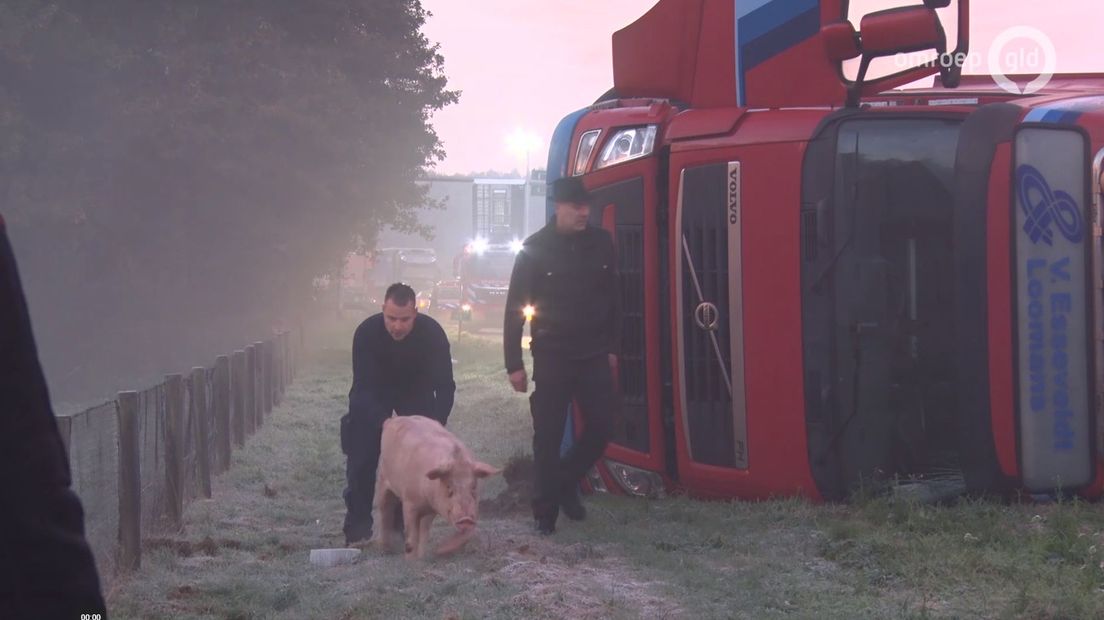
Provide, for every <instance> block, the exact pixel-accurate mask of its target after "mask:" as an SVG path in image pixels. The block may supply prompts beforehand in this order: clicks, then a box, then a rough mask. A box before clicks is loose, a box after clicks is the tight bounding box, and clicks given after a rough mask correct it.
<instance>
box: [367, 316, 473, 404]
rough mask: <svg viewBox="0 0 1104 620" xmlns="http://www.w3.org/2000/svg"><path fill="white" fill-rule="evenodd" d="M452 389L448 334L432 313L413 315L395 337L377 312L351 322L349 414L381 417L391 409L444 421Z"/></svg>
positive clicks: (454, 390)
mask: <svg viewBox="0 0 1104 620" xmlns="http://www.w3.org/2000/svg"><path fill="white" fill-rule="evenodd" d="M455 392H456V383H455V382H454V381H453V379H452V354H451V353H450V351H449V341H448V336H446V335H445V330H444V329H442V328H441V325H440V323H438V322H437V321H435V320H433V318H432V317H429V316H426V315H424V314H418V315H417V316H415V318H414V327H413V329H411V330H410V333H409V334H407V336H406V338H403V339H402V340H399V341H396V340H395V339H394V338H392V337H391V334H389V333H387V328H386V327H385V326H384V324H383V314H382V313H379V314H374V315H372V316H370V317H368V318H367V319H365V320H364V322H363V323H361V324H360V326H359V327H357V330H356V333H355V334H354V335H353V387H352V389H351V390H349V413H350V414H352V417H356V418H373V419H380V420H382V419H383V418H386V417H389V416H390V415H391V411H392V410H397V411H399V412H400V413H406V414H418V415H424V416H427V417H431V418H433V419H435V420H437V421H438V422H440V423H441V424H444V423H445V422H446V421H447V420H448V416H449V412H451V411H452V402H453V396H454V394H455Z"/></svg>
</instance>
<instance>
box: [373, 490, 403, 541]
mask: <svg viewBox="0 0 1104 620" xmlns="http://www.w3.org/2000/svg"><path fill="white" fill-rule="evenodd" d="M398 504H399V498H398V496H396V495H395V494H394V493H392V492H391V491H390V490H389V489H388V488H387V486H386V485H378V486H377V487H376V501H375V505H376V510H377V511H378V513H379V531H378V533H377V537H376V540H377V541H378V544H379V546H380V550H381V551H383V552H384V553H391V552H392V551H393V550H394V548H395V545H394V540H395V529H396V527H395V526H396V524H395V509H396V507H397V506H398Z"/></svg>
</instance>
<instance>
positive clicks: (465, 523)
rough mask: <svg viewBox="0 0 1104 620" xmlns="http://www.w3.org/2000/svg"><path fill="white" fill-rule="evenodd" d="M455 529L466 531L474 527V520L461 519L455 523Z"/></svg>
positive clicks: (468, 518) (469, 518)
mask: <svg viewBox="0 0 1104 620" xmlns="http://www.w3.org/2000/svg"><path fill="white" fill-rule="evenodd" d="M456 527H458V528H460V529H467V528H472V527H475V519H473V518H471V517H461V518H460V519H458V520H457V521H456Z"/></svg>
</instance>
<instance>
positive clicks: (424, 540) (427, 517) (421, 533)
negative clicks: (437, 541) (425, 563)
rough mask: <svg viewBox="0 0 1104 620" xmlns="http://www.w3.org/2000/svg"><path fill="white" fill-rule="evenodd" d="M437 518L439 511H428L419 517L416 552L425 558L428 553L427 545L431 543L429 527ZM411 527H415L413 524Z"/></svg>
mask: <svg viewBox="0 0 1104 620" xmlns="http://www.w3.org/2000/svg"><path fill="white" fill-rule="evenodd" d="M436 518H437V513H435V512H432V511H431V512H428V513H426V514H424V515H422V516H421V517H419V518H418V523H417V528H418V547H417V549H415V553H416V554H417V556H418V557H419V558H424V557H425V553H426V545H428V544H429V528H430V527H432V526H433V520H434V519H436ZM410 527H415V525H414V524H411V526H410Z"/></svg>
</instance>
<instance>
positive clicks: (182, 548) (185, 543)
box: [142, 536, 242, 558]
mask: <svg viewBox="0 0 1104 620" xmlns="http://www.w3.org/2000/svg"><path fill="white" fill-rule="evenodd" d="M142 546H143V547H144V548H146V549H169V550H171V551H172V552H174V553H175V554H176V555H178V556H180V557H184V558H189V557H192V556H194V555H203V556H211V557H213V556H216V555H218V552H219V549H222V548H226V549H241V548H242V544H241V543H240V542H238V541H236V540H231V539H223V540H215V539H213V538H211V537H210V536H205V537H203V539H202V540H198V541H191V540H186V539H180V538H146V539H144V540H143V541H142Z"/></svg>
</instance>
